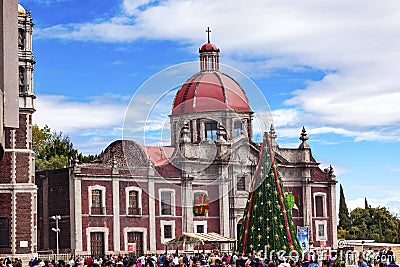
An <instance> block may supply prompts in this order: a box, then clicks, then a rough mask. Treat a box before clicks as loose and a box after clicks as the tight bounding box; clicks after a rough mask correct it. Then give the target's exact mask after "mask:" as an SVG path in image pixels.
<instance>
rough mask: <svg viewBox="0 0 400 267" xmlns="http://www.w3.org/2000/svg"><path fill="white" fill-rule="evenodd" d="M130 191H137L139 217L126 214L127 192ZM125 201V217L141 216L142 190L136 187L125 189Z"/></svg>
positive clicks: (127, 206)
mask: <svg viewBox="0 0 400 267" xmlns="http://www.w3.org/2000/svg"><path fill="white" fill-rule="evenodd" d="M130 191H137V192H138V208H139V209H140V214H139V215H129V214H128V208H129V192H130ZM125 199H126V201H125V203H126V205H125V207H126V210H125V214H126V215H127V216H142V214H143V210H142V188H140V187H137V186H128V187H125Z"/></svg>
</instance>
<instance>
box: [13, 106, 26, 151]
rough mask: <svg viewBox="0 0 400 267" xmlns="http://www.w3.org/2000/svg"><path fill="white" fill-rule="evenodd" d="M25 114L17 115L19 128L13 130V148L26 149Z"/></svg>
mask: <svg viewBox="0 0 400 267" xmlns="http://www.w3.org/2000/svg"><path fill="white" fill-rule="evenodd" d="M27 119H28V118H27V115H26V114H21V113H20V114H19V128H18V129H16V130H15V148H27V125H28V120H27Z"/></svg>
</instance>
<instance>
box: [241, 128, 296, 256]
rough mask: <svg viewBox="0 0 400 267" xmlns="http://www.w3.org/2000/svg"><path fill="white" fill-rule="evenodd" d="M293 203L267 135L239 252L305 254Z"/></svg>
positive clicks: (252, 184)
mask: <svg viewBox="0 0 400 267" xmlns="http://www.w3.org/2000/svg"><path fill="white" fill-rule="evenodd" d="M288 200H289V201H288ZM289 202H290V199H288V198H287V197H285V190H284V188H283V185H282V178H281V176H280V173H279V171H278V167H277V165H276V162H275V158H274V152H273V150H272V146H271V139H270V137H269V136H268V134H267V133H265V134H264V138H263V143H262V145H261V148H260V154H259V159H258V164H257V168H256V171H255V174H254V177H253V180H252V182H251V188H250V193H249V198H248V201H247V205H246V209H245V211H244V217H243V223H242V226H241V228H240V236H239V240H238V249H237V250H238V252H239V253H245V254H246V255H247V253H249V252H253V251H257V252H258V251H260V250H262V251H264V252H266V255H269V253H270V252H271V251H272V250H275V251H276V252H278V251H280V250H285V251H286V252H287V254H286V255H287V256H288V255H289V253H291V251H293V250H296V251H297V252H298V253H301V248H300V245H299V241H298V240H297V235H296V230H295V226H294V223H293V220H292V214H291V208H292V207H293V206H292V207H290V204H289Z"/></svg>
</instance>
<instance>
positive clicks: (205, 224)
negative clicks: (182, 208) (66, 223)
mask: <svg viewBox="0 0 400 267" xmlns="http://www.w3.org/2000/svg"><path fill="white" fill-rule="evenodd" d="M198 225H203V226H204V233H205V234H207V233H208V231H207V221H193V229H194V231H193V232H194V233H197V226H198Z"/></svg>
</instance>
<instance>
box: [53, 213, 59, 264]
mask: <svg viewBox="0 0 400 267" xmlns="http://www.w3.org/2000/svg"><path fill="white" fill-rule="evenodd" d="M51 218H52V219H53V220H55V221H56V228H51V230H52V231H53V232H56V242H57V260H58V254H59V248H58V234H59V233H60V228H58V221H59V220H61V215H55V216H52V217H51Z"/></svg>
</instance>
